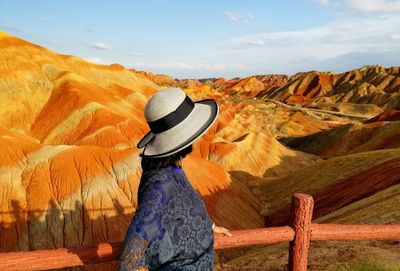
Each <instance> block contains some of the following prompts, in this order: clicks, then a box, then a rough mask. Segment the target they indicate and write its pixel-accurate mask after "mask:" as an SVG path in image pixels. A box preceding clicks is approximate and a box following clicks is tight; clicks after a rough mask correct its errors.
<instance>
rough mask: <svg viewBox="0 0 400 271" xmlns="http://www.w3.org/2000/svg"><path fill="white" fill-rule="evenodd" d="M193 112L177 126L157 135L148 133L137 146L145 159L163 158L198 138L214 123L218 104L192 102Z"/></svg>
mask: <svg viewBox="0 0 400 271" xmlns="http://www.w3.org/2000/svg"><path fill="white" fill-rule="evenodd" d="M194 104H195V105H194V108H193V111H192V112H191V113H190V114H189V115H188V116H187V117H186V118H185V119H184V120H183V121H182V122H180V123H179V124H178V125H176V126H174V127H173V128H171V129H169V130H167V131H164V132H162V133H159V134H154V133H152V132H151V131H149V132H148V133H147V134H146V135H145V136H144V137H143V138H142V139H141V140H140V141H139V143H138V144H137V147H138V148H142V147H145V148H144V151H143V155H144V156H146V157H152V158H156V157H165V156H169V155H172V154H174V153H177V152H179V151H180V150H182V149H184V148H186V147H187V146H189V145H190V144H192V143H193V142H194V141H195V140H196V139H198V138H200V137H201V136H202V135H203V134H204V133H205V132H206V131H207V130H208V129H209V128H210V127H211V126H212V125H213V124H214V122H215V120H216V119H217V116H218V112H219V108H218V104H217V103H216V101H215V100H213V99H204V100H200V101H196V102H194Z"/></svg>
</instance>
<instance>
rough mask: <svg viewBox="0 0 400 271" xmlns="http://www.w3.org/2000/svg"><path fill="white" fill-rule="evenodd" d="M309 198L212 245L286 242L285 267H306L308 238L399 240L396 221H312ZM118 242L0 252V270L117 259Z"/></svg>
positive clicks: (295, 197) (303, 197) (399, 228)
mask: <svg viewBox="0 0 400 271" xmlns="http://www.w3.org/2000/svg"><path fill="white" fill-rule="evenodd" d="M313 207H314V201H313V198H312V197H311V196H309V195H304V194H294V195H293V197H292V209H291V215H290V226H283V227H268V228H259V229H251V230H236V231H231V233H232V236H222V235H220V234H216V235H215V236H214V237H215V239H214V248H215V249H225V248H234V247H242V246H250V245H257V244H275V243H279V242H290V246H289V259H288V260H289V270H290V271H292V270H293V271H305V270H307V257H308V248H309V245H310V240H372V239H373V240H385V239H386V240H387V239H390V240H393V239H399V240H400V225H338V224H312V223H311V218H312V212H313ZM120 247H121V243H112V244H99V245H98V246H96V247H89V248H59V249H53V250H35V251H26V252H22V251H21V252H8V253H0V270H44V269H54V268H64V267H72V266H81V265H86V264H94V263H104V262H110V261H116V260H118V255H119V252H120Z"/></svg>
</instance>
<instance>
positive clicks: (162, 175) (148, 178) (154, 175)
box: [141, 167, 177, 185]
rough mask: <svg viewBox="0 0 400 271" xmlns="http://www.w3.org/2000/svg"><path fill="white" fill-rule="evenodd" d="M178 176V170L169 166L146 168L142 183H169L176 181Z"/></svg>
mask: <svg viewBox="0 0 400 271" xmlns="http://www.w3.org/2000/svg"><path fill="white" fill-rule="evenodd" d="M176 178H177V175H176V172H174V171H173V170H171V169H169V168H166V167H165V168H157V169H151V170H146V171H144V172H143V173H142V177H141V183H143V184H146V185H148V184H154V183H161V184H167V183H171V182H173V181H175V180H176Z"/></svg>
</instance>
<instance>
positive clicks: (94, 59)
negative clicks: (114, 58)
mask: <svg viewBox="0 0 400 271" xmlns="http://www.w3.org/2000/svg"><path fill="white" fill-rule="evenodd" d="M83 59H84V60H86V61H89V62H92V63H95V64H101V65H110V64H112V63H114V62H111V61H108V60H105V59H102V58H99V57H84V58H83Z"/></svg>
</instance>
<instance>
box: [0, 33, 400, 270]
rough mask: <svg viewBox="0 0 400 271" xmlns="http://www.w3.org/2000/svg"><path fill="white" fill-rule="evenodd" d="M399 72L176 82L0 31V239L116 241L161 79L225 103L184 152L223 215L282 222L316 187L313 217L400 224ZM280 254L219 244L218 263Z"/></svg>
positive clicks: (389, 246) (274, 249) (33, 245)
mask: <svg viewBox="0 0 400 271" xmlns="http://www.w3.org/2000/svg"><path fill="white" fill-rule="evenodd" d="M399 77H400V70H399V68H398V67H393V68H383V67H380V66H366V67H363V68H361V69H358V70H353V71H349V72H345V73H342V74H335V73H321V72H304V73H298V74H295V75H293V76H286V75H255V76H250V77H247V78H234V79H230V80H227V79H224V78H207V79H203V80H195V79H182V80H176V79H173V78H171V77H169V76H168V75H156V74H152V73H149V72H144V71H136V70H134V69H126V68H124V67H122V66H120V65H118V64H113V65H96V64H92V63H89V62H86V61H84V60H82V59H80V58H78V57H73V56H66V55H61V54H58V53H56V52H52V51H50V50H47V49H45V48H43V47H40V46H38V45H35V44H32V43H29V42H27V41H24V40H22V39H19V38H17V37H13V36H11V35H8V34H6V33H4V32H0V149H1V150H2V155H1V156H0V201H1V205H0V251H13V250H32V249H39V248H57V247H70V246H88V245H94V244H97V243H99V242H114V241H120V240H122V238H123V236H124V234H125V231H126V228H127V226H128V224H129V222H130V219H131V218H132V216H133V214H134V212H135V208H136V193H137V188H138V182H139V178H140V175H141V168H140V157H139V156H138V154H139V150H137V149H136V143H137V142H138V140H139V139H140V138H141V137H142V136H143V135H144V134H145V133H146V132H147V131H148V126H147V124H146V122H145V119H144V116H143V109H144V106H145V104H146V102H147V100H148V99H149V98H150V97H151V95H153V94H154V93H155V92H156V91H158V90H160V89H162V88H164V87H167V86H179V87H181V88H183V89H184V91H185V92H186V93H187V94H188V95H189V96H190V97H191V98H192V99H193V100H194V101H196V100H200V99H206V98H213V99H215V100H216V101H217V102H218V104H219V106H220V115H219V116H218V119H217V121H216V123H215V124H214V125H213V126H212V127H211V129H210V130H209V131H208V132H207V133H206V134H205V135H204V136H203V137H202V138H201V139H199V140H198V141H196V142H195V143H194V145H193V147H194V150H193V153H191V154H190V155H189V156H188V157H187V158H185V159H184V161H183V168H184V170H185V172H186V173H187V175H188V177H189V179H190V181H191V182H192V184H193V185H194V187H195V188H196V189H197V190H198V191H199V193H200V194H201V195H202V196H203V197H204V199H205V203H206V207H207V210H208V212H209V213H210V215H211V217H212V219H213V220H214V221H215V222H216V223H217V224H219V225H221V226H224V227H227V228H230V229H244V228H257V227H262V226H264V225H265V223H266V224H267V225H281V224H285V223H287V219H288V217H289V216H288V212H289V204H290V197H291V195H292V194H293V193H295V192H303V193H308V194H311V195H313V196H314V198H315V201H316V205H315V216H314V220H315V221H328V222H329V223H398V224H400V221H399V218H398V212H397V211H396V210H397V209H396V208H397V207H396V206H397V205H396V204H397V203H398V192H399V189H398V183H399V180H400V176H399V175H398V172H400V171H399V161H400V153H399V147H400V141H399V138H400V134H399V132H398V131H399V128H400V127H399V123H400V122H399V117H398V111H396V110H394V109H396V108H399V101H400V98H399V95H400V91H399V90H400V81H399V80H400V79H399ZM232 214H234V215H232ZM366 214H374V218H372V217H368V216H367V215H366ZM395 245H396V244H394V243H389V242H388V243H384V242H381V243H376V244H375V246H374V243H366V245H365V246H364V248H365V250H364V251H363V252H360V251H361V248H363V247H362V246H359V245H356V244H353V243H352V244H350V245H343V243H332V244H331V245H326V244H325V246H324V245H319V244H315V247H314V248H313V246H312V248H311V249H312V250H311V251H312V253H311V254H312V256H311V259H310V262H311V268H310V270H321V269H322V270H324V269H326V268H328V267H332V266H335V265H336V264H337V263H339V262H346V261H350V259H349V258H348V256H346V255H353V254H354V255H356V256H357V255H361V256H360V257H359V258H357V257H355V259H356V260H357V259H358V260H361V261H362V260H363V259H365V258H367V257H368V256H371V257H372V258H374V259H376V260H377V261H381V260H382V259H384V258H385V257H388V255H389V254H391V255H392V256H393V257H397V259H398V258H399V255H400V254H399V253H400V252H399V251H398V249H397V248H396V247H395ZM341 247H342V248H341ZM313 249H314V250H313ZM340 249H342V250H341V251H342V252H340V253H339V252H338V253H337V254H335V253H334V252H332V251H339V250H340ZM377 249H381V250H380V252H381V253H380V252H379V253H378V252H377ZM352 250H354V251H357V253H353V254H352V253H351V251H352ZM382 251H383V252H382ZM286 252H287V249H286V248H283V245H276V246H268V247H263V246H260V247H258V246H256V247H254V248H244V249H238V250H227V251H226V252H225V251H224V252H217V253H216V261H217V262H218V263H222V264H223V265H225V269H226V270H281V269H282V268H283V267H284V264H285V262H286V259H287V255H286V254H285V253H286ZM354 255H353V256H354ZM327 257H328V258H329V260H324V259H326V258H327ZM395 259H396V258H395ZM396 263H398V264H400V263H399V262H396V260H393V261H391V264H396ZM114 267H115V263H110V264H104V265H99V266H87V267H86V269H90V270H110V269H112V268H114ZM216 267H218V266H216ZM235 268H239V269H235ZM246 268H247V269H246ZM225 269H224V270H225Z"/></svg>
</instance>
